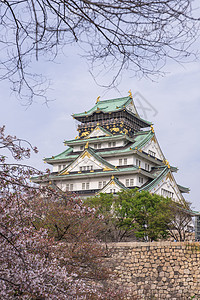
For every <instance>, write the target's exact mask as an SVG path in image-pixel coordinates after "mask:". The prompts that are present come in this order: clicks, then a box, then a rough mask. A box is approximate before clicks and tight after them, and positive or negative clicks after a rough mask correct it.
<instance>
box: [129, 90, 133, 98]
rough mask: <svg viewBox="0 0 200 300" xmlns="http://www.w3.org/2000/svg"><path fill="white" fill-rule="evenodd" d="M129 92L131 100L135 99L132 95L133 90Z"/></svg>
mask: <svg viewBox="0 0 200 300" xmlns="http://www.w3.org/2000/svg"><path fill="white" fill-rule="evenodd" d="M128 92H129V97H130V98H131V99H133V95H132V93H131V90H129V91H128Z"/></svg>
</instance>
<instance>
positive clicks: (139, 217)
mask: <svg viewBox="0 0 200 300" xmlns="http://www.w3.org/2000/svg"><path fill="white" fill-rule="evenodd" d="M171 202H172V201H171V199H169V198H164V197H162V196H159V195H156V194H153V195H152V194H150V193H149V192H147V191H142V192H139V191H138V190H137V189H134V190H131V189H129V190H123V191H121V192H119V193H118V195H117V197H113V195H112V194H100V195H99V196H95V197H92V198H90V199H88V200H87V204H88V205H89V206H92V207H96V208H97V213H100V214H102V215H104V217H106V218H110V220H112V224H114V226H115V228H116V229H118V230H120V231H121V236H120V238H119V240H121V239H122V238H123V237H124V236H126V235H127V234H128V233H129V232H130V231H134V234H135V236H136V237H137V238H139V239H142V240H145V241H147V240H150V241H152V240H154V241H156V240H158V239H166V238H167V237H168V227H169V226H168V224H169V222H170V220H171V210H170V203H171ZM107 224H108V221H107Z"/></svg>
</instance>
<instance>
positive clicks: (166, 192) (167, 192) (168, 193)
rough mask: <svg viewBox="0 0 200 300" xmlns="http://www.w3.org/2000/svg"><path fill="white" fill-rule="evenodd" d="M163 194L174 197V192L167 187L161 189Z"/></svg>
mask: <svg viewBox="0 0 200 300" xmlns="http://www.w3.org/2000/svg"><path fill="white" fill-rule="evenodd" d="M161 195H162V196H163V197H168V198H173V196H174V193H172V192H170V191H168V190H165V189H161Z"/></svg>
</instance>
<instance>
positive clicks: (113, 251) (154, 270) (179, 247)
mask: <svg viewBox="0 0 200 300" xmlns="http://www.w3.org/2000/svg"><path fill="white" fill-rule="evenodd" d="M107 247H108V250H110V251H108V253H109V255H108V258H106V264H108V265H109V266H110V268H111V269H112V270H113V271H114V273H115V274H116V275H118V276H119V279H117V284H118V285H119V287H122V288H125V289H127V290H128V291H129V292H130V294H131V296H130V295H129V296H128V294H127V299H163V300H164V299H170V300H175V299H182V300H184V299H185V300H188V299H200V243H194V242H192V243H191V242H190V243H189V242H151V243H138V242H126V243H109V244H107ZM192 297H193V298H192Z"/></svg>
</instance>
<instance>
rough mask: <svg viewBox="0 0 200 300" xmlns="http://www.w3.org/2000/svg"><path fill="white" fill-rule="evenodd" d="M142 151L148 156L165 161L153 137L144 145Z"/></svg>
mask: <svg viewBox="0 0 200 300" xmlns="http://www.w3.org/2000/svg"><path fill="white" fill-rule="evenodd" d="M141 150H142V151H144V152H146V153H147V154H149V155H150V156H153V157H156V158H158V159H160V160H162V161H164V160H165V157H164V154H163V152H162V150H161V148H160V146H159V144H158V141H157V139H156V137H155V135H154V136H153V137H152V138H151V139H150V141H149V142H148V143H146V144H145V145H144V146H143V147H142V148H141Z"/></svg>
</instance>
